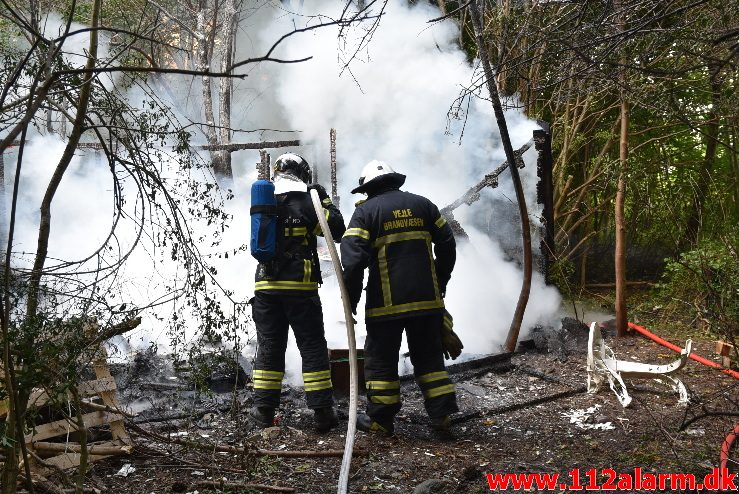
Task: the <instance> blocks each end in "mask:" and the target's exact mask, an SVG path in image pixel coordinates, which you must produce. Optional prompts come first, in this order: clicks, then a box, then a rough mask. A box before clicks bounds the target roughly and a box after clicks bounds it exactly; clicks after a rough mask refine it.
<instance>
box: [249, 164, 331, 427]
mask: <svg viewBox="0 0 739 494" xmlns="http://www.w3.org/2000/svg"><path fill="white" fill-rule="evenodd" d="M273 171H274V185H275V198H276V202H277V221H278V223H277V225H278V226H277V255H276V257H275V259H274V260H273V261H270V262H268V263H260V264H259V266H258V267H257V272H256V285H255V297H254V301H253V308H252V314H253V318H254V323H255V324H256V327H257V342H258V345H259V346H258V349H257V358H256V362H255V366H254V372H253V375H252V377H253V379H254V407H253V408H252V409H251V411H250V415H251V417H252V419H253V420H254V421H255V422H256V424H257V425H258V426H261V427H268V426H270V425H272V422H273V420H274V415H275V409H276V408H277V407H279V405H280V391H281V388H282V379H283V377H284V375H285V349H286V347H287V336H288V326H290V327H292V330H293V333H294V334H295V341H296V342H297V344H298V349H299V350H300V355H301V357H302V360H303V382H304V386H305V394H306V402H307V405H308V408H311V409H313V410H314V418H315V423H316V427H317V428H318V429H319V430H320V431H327V430H329V429H331V428H332V427H334V426H336V425H337V424H338V420H337V416H336V410H335V409H334V401H333V390H332V386H331V375H330V370H329V361H328V350H327V348H326V338H325V336H324V330H323V311H322V308H321V299H320V298H319V296H318V285H319V283H320V282H321V272H320V266H319V262H318V254H317V252H316V235H322V231H321V227H320V225H319V223H318V217H317V216H316V211H315V209H314V208H313V204H312V202H311V198H310V194H309V190H310V189H316V191H317V192H318V195H319V197H320V199H321V202H322V204H323V214H324V215H325V216H326V218H327V220H328V224H329V228H330V229H331V234H332V235H333V236H334V238H336V239H340V238H341V236H342V235H343V234H344V230H345V227H344V219H343V217H342V216H341V213H340V212H339V210H338V208H337V207H336V206H334V205H333V204H332V203H331V199H330V198H329V196H328V194H327V193H326V190H325V189H324V188H323V187H322V186H321V185H318V184H314V185H308V184H309V183H310V181H311V169H310V166H309V165H308V163H307V162H306V161H305V159H303V158H302V157H301V156H298V155H296V154H283V155H282V156H280V157H279V158H277V160H276V161H275V163H274V165H273Z"/></svg>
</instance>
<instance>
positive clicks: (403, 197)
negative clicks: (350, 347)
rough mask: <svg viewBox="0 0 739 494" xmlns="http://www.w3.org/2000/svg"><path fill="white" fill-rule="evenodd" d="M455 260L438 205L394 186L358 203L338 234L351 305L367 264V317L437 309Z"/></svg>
mask: <svg viewBox="0 0 739 494" xmlns="http://www.w3.org/2000/svg"><path fill="white" fill-rule="evenodd" d="M432 245H433V253H434V254H435V256H436V257H435V258H434V255H433V254H432ZM455 261H456V243H455V241H454V235H453V233H452V230H451V228H450V227H449V225H448V224H447V222H446V220H445V219H444V218H443V217H442V216H441V214H439V209H438V208H437V207H436V206H435V205H434V204H433V203H432V202H431V201H430V200H428V199H426V198H425V197H422V196H419V195H416V194H411V193H409V192H403V191H400V190H398V189H397V188H388V189H385V190H381V191H379V192H377V193H376V194H374V195H371V196H370V198H369V199H367V200H366V201H365V202H363V203H361V204H359V205H358V206H357V208H356V209H355V211H354V214H353V216H352V219H351V221H350V222H349V227H348V228H347V230H346V232H345V233H344V237H343V239H342V240H341V262H342V264H343V266H344V281H345V283H346V285H347V290H348V291H349V297H350V299H351V302H352V308H356V306H357V304H358V303H359V299H360V298H361V295H362V284H363V281H364V269H365V268H367V267H369V280H368V283H367V288H366V291H367V302H366V306H365V316H366V319H367V320H381V319H397V318H401V317H411V316H420V315H426V314H432V313H441V312H442V311H443V310H444V300H443V295H444V292H445V290H446V285H447V283H448V282H449V278H450V277H451V274H452V269H454V263H455Z"/></svg>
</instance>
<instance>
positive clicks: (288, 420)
mask: <svg viewBox="0 0 739 494" xmlns="http://www.w3.org/2000/svg"><path fill="white" fill-rule="evenodd" d="M660 331H661V332H662V335H663V336H666V337H668V338H670V337H674V336H676V335H672V334H669V329H667V328H660ZM665 332H667V333H668V334H665ZM606 334H609V332H608V331H606ZM586 337H587V336H586V333H584V334H579V335H577V334H576V335H572V334H569V335H565V336H564V338H565V339H568V338H569V339H568V340H567V341H566V344H565V345H562V346H560V347H557V348H556V349H555V348H553V347H552V345H549V346H548V347H546V346H545V347H544V348H542V347H541V346H540V349H539V350H537V349H530V350H528V351H525V352H520V353H517V354H515V355H513V357H512V358H511V359H510V362H509V363H505V362H503V363H499V364H498V365H496V366H494V367H482V368H476V369H469V370H467V371H464V372H459V373H455V374H454V375H453V380H454V381H455V382H456V383H457V393H458V401H459V405H460V409H461V410H462V412H461V413H460V414H459V415H458V416H456V417H455V425H454V426H453V429H452V430H453V436H454V437H453V438H440V437H438V436H436V435H435V434H434V433H432V432H431V430H430V429H429V427H428V422H427V419H426V417H425V412H424V410H423V401H422V397H421V394H420V392H419V389H418V387H417V386H416V384H415V383H414V382H413V381H412V380H408V381H404V382H403V386H402V395H403V399H404V403H403V410H402V412H401V414H400V415H399V416H398V420H397V422H396V433H395V435H394V436H393V437H389V438H387V437H377V436H374V435H368V434H365V433H362V432H359V433H358V435H357V441H356V448H357V449H358V450H362V451H365V452H368V453H369V454H368V456H364V457H357V458H355V459H354V461H353V463H352V470H351V471H352V475H351V483H350V492H378V493H383V492H388V493H392V492H402V493H412V492H414V489H415V488H416V487H417V486H418V485H419V484H421V483H422V482H424V481H426V480H428V479H440V480H442V481H444V482H443V483H442V484H439V485H438V487H440V490H436V491H425V492H444V493H478V492H479V493H482V492H489V488H488V484H487V482H486V480H485V474H486V473H503V472H549V473H559V474H561V475H563V476H565V475H567V472H569V471H570V470H572V469H574V468H580V469H582V472H583V473H582V475H585V471H586V470H588V469H591V468H596V469H601V468H612V469H614V470H616V471H617V472H632V471H633V470H634V468H635V467H640V468H642V469H643V470H644V471H648V472H685V473H694V474H697V475H699V476H700V477H701V478H702V476H703V475H705V474H706V473H709V471H710V469H711V468H712V467H715V466H717V464H718V458H719V446H720V444H721V442H722V441H723V439H724V437H725V436H726V434H727V432H729V430H730V429H731V428H732V427H733V426H734V424H735V423H736V422H738V421H739V419H737V417H713V416H712V417H706V418H702V419H699V420H698V421H696V422H695V423H693V424H691V425H690V426H688V427H683V426H684V424H685V422H686V420H688V419H690V418H692V417H695V416H698V415H700V414H701V413H703V412H705V411H706V410H708V411H733V412H739V384H738V383H739V380H735V379H732V378H731V377H729V376H726V375H723V374H720V373H718V372H716V371H715V370H712V369H709V368H707V367H704V366H702V365H700V364H698V363H696V362H693V361H690V362H689V363H688V365H687V366H686V367H685V368H684V369H683V370H682V371H680V374H679V377H680V378H681V379H682V380H683V382H684V383H685V384H686V386H687V387H688V388H689V389H690V391H691V393H692V403H691V404H690V405H689V406H687V407H684V406H680V405H678V397H677V395H676V394H675V393H674V392H672V391H671V390H670V389H668V388H666V387H665V386H663V385H662V384H660V383H657V382H653V381H649V380H642V381H638V382H637V381H632V382H629V383H627V385H628V386H629V388H630V390H631V394H632V396H633V402H632V404H631V405H630V406H629V407H628V408H623V407H622V406H621V405H620V404H619V402H618V400H617V399H616V396H615V395H614V394H613V392H612V391H611V390H610V389H608V386H607V385H606V386H605V387H604V389H602V390H601V391H600V392H599V393H597V394H587V393H584V392H582V390H583V389H584V388H583V387H584V386H585V384H586V375H587V374H586V352H585V339H583V338H586ZM607 341H608V344H609V345H610V346H611V347H612V348H613V350H614V352H615V354H616V356H617V357H618V358H620V359H627V360H636V361H639V362H653V363H667V362H669V361H672V360H673V359H675V357H676V354H674V353H673V352H671V351H669V350H667V349H666V348H664V347H661V346H659V345H657V344H655V343H653V342H650V341H648V340H645V339H644V338H641V337H638V336H630V337H626V338H621V339H616V338H613V337H610V338H608V340H607ZM674 341H675V342H677V343H680V341H679V340H678V339H674ZM694 350H695V351H696V352H697V353H699V354H701V355H703V356H708V357H713V358H715V355H714V353H713V352H714V341H712V340H708V339H704V340H699V341H694ZM547 397H555V399H552V400H549V401H545V402H542V403H539V404H535V405H530V406H527V405H526V403H528V402H531V401H532V400H535V399H542V400H544V399H546V398H547ZM249 401H250V400H249V391H248V389H247V390H246V391H244V392H242V393H241V394H240V395H239V396H238V399H237V407H236V410H235V411H234V410H233V409H229V406H228V405H229V402H230V395H225V397H224V398H223V399H222V400H221V401H220V402H219V405H218V406H212V405H211V406H210V408H211V410H210V411H207V410H205V411H204V410H203V409H202V408H201V409H200V410H199V411H198V412H197V413H194V415H193V417H191V418H185V419H183V418H182V417H180V418H175V419H173V420H168V421H163V422H151V423H145V424H141V425H140V426H141V427H142V428H144V429H146V430H150V431H154V432H156V433H158V434H161V435H165V436H166V435H167V434H176V437H177V438H179V439H181V440H189V441H199V442H202V443H207V444H215V443H218V444H223V445H237V446H243V445H246V446H247V447H250V446H251V447H258V448H263V449H270V450H315V451H320V450H326V449H339V450H340V449H343V445H344V433H345V430H346V416H347V403H346V401H345V400H343V401H342V400H340V401H339V412H340V416H341V417H342V421H341V424H340V427H339V428H338V429H336V430H334V431H332V432H329V433H327V434H318V433H316V432H315V431H314V430H313V429H312V416H311V414H310V412H309V411H308V410H305V409H304V408H303V402H302V398H301V397H300V391H299V390H288V391H287V392H286V393H285V394H284V396H283V402H284V406H283V407H282V408H281V410H280V414H279V427H276V428H272V429H268V430H267V431H266V432H263V433H260V432H259V431H254V430H253V429H252V428H251V427H250V425H249V423H248V421H247V419H246V410H247V409H248V406H249ZM591 407H596V409H595V411H594V413H593V414H592V415H591V418H590V419H589V420H588V421H587V422H585V427H588V426H590V427H593V426H595V424H605V423H610V424H611V426H612V428H609V429H608V430H600V429H590V430H585V429H582V428H578V427H577V425H576V424H574V423H571V419H570V418H569V416H571V414H572V412H573V410H585V409H588V408H591ZM360 409H361V406H360ZM205 412H207V413H205ZM600 427H604V426H600ZM134 438H135V442H136V450H135V453H134V454H133V455H132V456H130V457H122V458H114V459H109V460H104V461H101V462H97V463H95V464H94V465H93V466H92V469H91V471H90V473H89V475H88V482H87V484H88V485H89V486H90V487H91V488H93V487H94V488H97V489H100V490H107V491H108V492H114V493H170V492H189V493H194V492H196V491H197V492H198V493H200V494H203V493H206V492H221V491H219V490H218V489H208V488H203V487H202V486H199V484H198V483H199V482H201V481H203V480H208V479H210V480H220V479H225V481H226V482H229V483H247V482H248V483H259V484H267V485H272V486H282V487H292V488H295V489H296V492H300V493H329V492H336V482H337V477H338V471H339V465H340V459H339V458H317V459H310V458H297V459H281V458H273V457H259V458H257V457H254V456H253V455H245V454H232V453H220V452H213V451H205V450H202V449H197V448H192V447H187V446H183V445H177V444H168V443H166V442H162V441H160V440H155V439H152V438H151V437H147V436H146V435H142V434H135V435H134ZM126 464H129V465H131V466H133V468H134V469H135V471H133V472H131V473H129V474H128V475H127V476H121V475H117V474H118V472H119V471H120V470H121V468H122V467H123V466H124V465H126ZM239 492H249V491H248V490H241V491H239ZM255 492H256V491H255ZM510 492H514V491H513V490H510Z"/></svg>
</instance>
